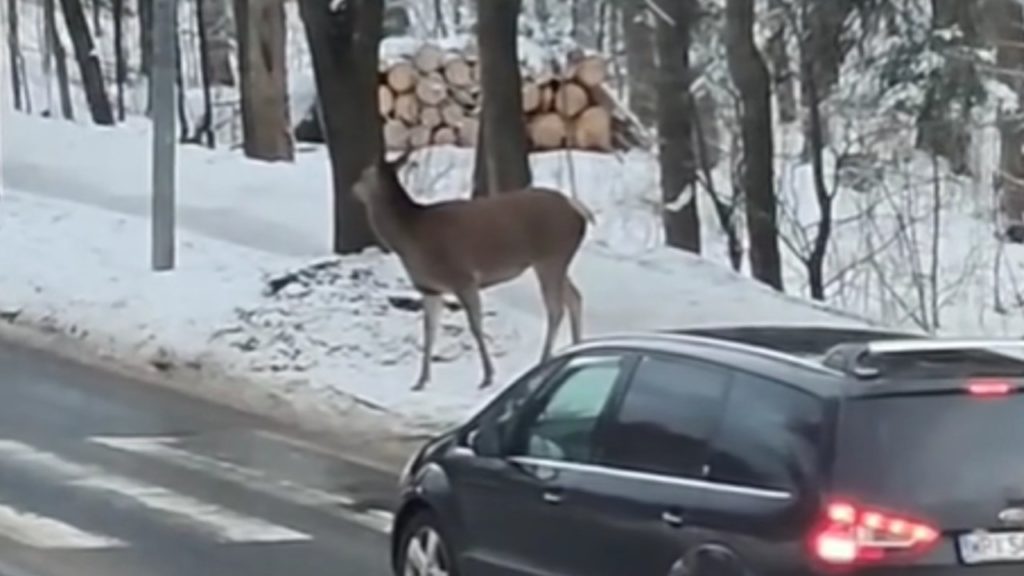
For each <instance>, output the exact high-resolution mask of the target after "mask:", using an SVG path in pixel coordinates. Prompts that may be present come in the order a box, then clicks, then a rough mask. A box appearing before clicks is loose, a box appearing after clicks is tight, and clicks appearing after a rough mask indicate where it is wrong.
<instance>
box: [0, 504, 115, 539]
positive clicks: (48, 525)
mask: <svg viewBox="0 0 1024 576" xmlns="http://www.w3.org/2000/svg"><path fill="white" fill-rule="evenodd" d="M0 537H3V538H8V539H10V540H14V541H15V542H17V543H19V544H22V545H25V546H31V547H33V548H47V549H71V550H98V549H104V548H122V547H124V546H127V544H125V543H124V542H122V541H121V540H118V539H117V538H111V537H109V536H104V535H101V534H94V533H91V532H86V531H84V530H80V529H78V528H75V527H74V526H71V525H70V524H65V523H64V522H61V521H59V520H55V519H53V518H47V517H45V516H39V515H37V514H33V513H31V512H23V511H21V510H17V509H15V508H12V507H10V506H7V505H6V504H2V503H0Z"/></svg>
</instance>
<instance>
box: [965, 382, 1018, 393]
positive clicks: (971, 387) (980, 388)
mask: <svg viewBox="0 0 1024 576" xmlns="http://www.w3.org/2000/svg"><path fill="white" fill-rule="evenodd" d="M967 391H968V392H969V393H970V394H971V395H972V396H1006V395H1007V394H1009V393H1011V392H1013V384H1010V383H1009V382H1004V381H1002V380H972V381H970V382H968V384H967Z"/></svg>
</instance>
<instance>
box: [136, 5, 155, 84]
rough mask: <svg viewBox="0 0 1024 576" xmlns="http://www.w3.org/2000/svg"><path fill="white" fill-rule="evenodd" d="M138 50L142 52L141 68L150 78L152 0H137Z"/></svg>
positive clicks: (151, 59)
mask: <svg viewBox="0 0 1024 576" xmlns="http://www.w3.org/2000/svg"><path fill="white" fill-rule="evenodd" d="M138 12H139V50H140V51H141V53H142V58H141V60H142V63H141V70H140V72H141V73H142V75H143V76H145V77H146V78H147V79H149V78H150V71H152V70H153V0H139V9H138Z"/></svg>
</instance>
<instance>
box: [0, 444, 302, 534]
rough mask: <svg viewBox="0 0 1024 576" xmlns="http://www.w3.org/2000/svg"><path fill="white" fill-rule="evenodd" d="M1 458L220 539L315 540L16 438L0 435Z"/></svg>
mask: <svg viewBox="0 0 1024 576" xmlns="http://www.w3.org/2000/svg"><path fill="white" fill-rule="evenodd" d="M0 463H2V464H9V465H14V466H19V467H21V468H23V469H25V470H27V471H29V472H32V473H36V474H39V475H40V476H43V477H49V478H53V479H55V480H57V481H59V482H62V483H64V484H66V485H69V486H72V487H74V488H80V489H84V490H89V491H96V492H101V493H107V494H113V495H116V496H120V497H124V498H127V499H129V500H132V501H134V502H135V503H137V504H139V505H141V506H144V507H146V508H149V509H151V510H156V511H159V512H161V514H162V515H166V516H167V517H168V518H174V519H176V520H178V521H179V522H182V523H185V524H188V525H191V526H193V527H195V528H196V529H197V530H200V531H203V532H205V533H207V534H209V535H210V536H211V537H213V538H214V539H216V540H217V541H220V542H227V543H245V542H294V541H303V540H311V539H312V536H310V535H309V534H305V533H303V532H300V531H297V530H294V529H292V528H287V527H284V526H279V525H276V524H273V523H271V522H268V521H265V520H261V519H259V518H255V517H251V516H247V515H244V514H240V513H238V512H234V511H232V510H228V509H226V508H223V507H221V506H217V505H215V504H212V503H208V502H204V501H202V500H198V499H196V498H193V497H191V496H187V495H184V494H180V493H178V492H175V491H173V490H170V489H168V488H164V487H161V486H156V485H153V484H149V483H146V482H142V481H139V480H135V479H132V478H128V477H125V476H121V475H118V474H113V473H109V472H107V471H105V470H103V469H101V468H98V467H95V466H89V465H85V464H79V463H77V462H72V461H70V460H66V459H64V458H62V457H60V456H58V455H56V454H53V453H50V452H46V451H43V450H39V449H36V448H34V447H32V446H29V445H27V444H23V443H21V442H17V441H14V440H0Z"/></svg>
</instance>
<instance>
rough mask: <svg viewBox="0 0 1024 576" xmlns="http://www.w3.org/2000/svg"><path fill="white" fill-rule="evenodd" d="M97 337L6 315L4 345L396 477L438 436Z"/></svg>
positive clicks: (394, 417)
mask: <svg viewBox="0 0 1024 576" xmlns="http://www.w3.org/2000/svg"><path fill="white" fill-rule="evenodd" d="M69 332H71V333H69ZM90 334H92V335H98V334H99V333H98V332H91V333H90V332H89V331H88V329H83V328H82V327H78V328H76V329H74V330H70V331H69V330H67V329H63V327H61V326H58V325H57V324H56V323H55V322H54V321H53V320H52V319H51V318H48V317H33V315H32V313H31V312H29V311H18V312H17V313H16V314H4V315H2V316H0V340H7V341H9V342H12V343H15V344H18V345H22V346H25V347H27V348H31V349H35V350H39V351H43V352H47V353H51V354H54V355H56V356H58V357H61V358H64V359H67V360H70V361H73V362H77V363H79V364H82V365H85V366H88V367H91V368H95V369H100V370H105V371H108V372H111V373H114V374H116V375H118V376H121V377H123V378H125V379H127V380H130V381H132V382H139V383H144V384H147V385H151V386H157V387H161V388H164V389H169V390H172V391H175V392H178V393H181V394H185V395H187V396H191V397H195V398H199V399H201V400H204V401H207V402H210V403H212V404H216V405H219V406H222V407H225V408H228V409H233V410H237V411H239V412H243V413H247V414H250V415H253V416H257V417H262V418H266V419H268V420H270V421H272V422H274V423H276V424H279V425H283V426H287V427H291V428H295V429H297V430H299V431H301V432H303V433H304V435H305V436H307V439H308V440H309V442H310V443H311V444H316V445H317V446H319V447H320V448H322V449H326V450H328V451H330V452H333V453H335V454H337V455H338V456H339V457H342V458H344V459H346V460H349V461H352V462H355V463H357V464H361V465H364V466H366V467H369V468H373V469H376V470H378V471H381V472H383V473H386V474H392V475H397V474H398V471H399V470H400V469H401V466H402V465H403V464H404V462H405V461H406V459H407V458H408V455H409V454H410V452H411V451H412V450H414V449H415V448H416V447H417V446H418V445H419V444H420V443H421V442H422V441H423V440H424V439H425V438H427V437H429V436H430V435H431V434H433V433H435V432H437V431H438V428H434V427H428V426H423V425H417V424H414V423H410V422H408V421H403V420H404V419H403V417H402V416H401V415H400V414H397V413H394V412H390V411H386V410H382V409H380V408H376V407H372V406H369V405H367V404H365V403H363V402H361V401H360V400H359V399H358V398H355V397H352V396H347V397H346V396H343V395H341V394H335V395H333V396H334V400H335V401H331V402H326V401H324V399H323V398H322V397H321V398H317V397H316V394H315V393H310V394H296V395H291V396H284V395H282V394H279V393H277V392H276V391H275V390H274V389H273V386H268V385H266V384H265V383H264V382H261V379H260V378H253V377H247V376H245V375H240V374H230V373H227V372H226V371H224V370H223V369H222V367H221V366H218V365H217V364H216V363H212V362H210V361H209V359H204V361H203V363H202V364H201V365H198V364H197V363H190V362H179V361H176V360H175V359H174V358H173V354H174V352H173V350H166V349H165V348H163V349H161V351H162V352H163V356H164V357H162V358H161V362H160V363H159V366H160V368H162V369H160V368H158V367H157V366H156V364H155V363H154V358H153V354H146V353H141V351H140V350H132V349H131V348H132V346H131V345H123V343H121V342H118V341H117V339H116V338H113V337H110V336H109V335H107V334H104V335H103V337H104V338H102V339H106V340H108V341H109V342H110V345H106V346H105V345H102V344H100V343H98V342H97V341H96V340H99V339H101V338H98V337H97V338H90V337H86V335H90ZM264 381H265V379H264ZM338 398H342V399H343V400H344V401H343V402H337V401H336V400H337V399H338Z"/></svg>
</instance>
